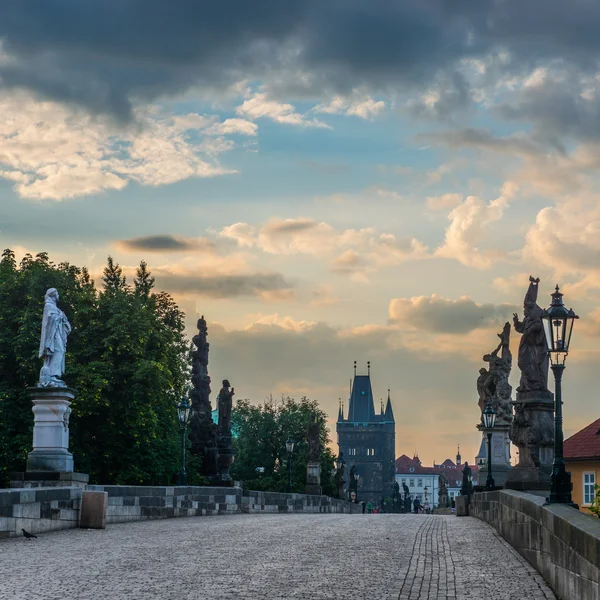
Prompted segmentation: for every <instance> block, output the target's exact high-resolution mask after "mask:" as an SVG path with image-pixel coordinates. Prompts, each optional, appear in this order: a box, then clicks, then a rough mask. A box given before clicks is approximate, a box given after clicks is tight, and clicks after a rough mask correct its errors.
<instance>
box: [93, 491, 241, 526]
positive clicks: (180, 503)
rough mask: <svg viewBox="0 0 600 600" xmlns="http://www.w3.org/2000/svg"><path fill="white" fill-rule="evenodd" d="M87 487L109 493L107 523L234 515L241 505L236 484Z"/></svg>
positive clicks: (239, 492)
mask: <svg viewBox="0 0 600 600" xmlns="http://www.w3.org/2000/svg"><path fill="white" fill-rule="evenodd" d="M87 489H88V490H89V491H93V492H107V493H108V512H107V515H106V522H107V524H110V523H124V522H126V521H142V520H144V519H166V518H169V517H196V516H206V515H223V514H235V513H239V512H240V506H241V504H242V490H241V488H237V487H231V488H224V487H196V486H173V487H162V486H161V487H146V486H128V485H88V487H87Z"/></svg>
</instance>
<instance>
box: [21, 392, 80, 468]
mask: <svg viewBox="0 0 600 600" xmlns="http://www.w3.org/2000/svg"><path fill="white" fill-rule="evenodd" d="M28 392H29V393H30V394H31V396H32V400H33V414H34V424H33V450H32V451H31V452H30V453H29V455H28V457H27V471H28V472H29V471H36V472H38V471H51V472H56V471H58V472H66V473H69V472H72V471H73V455H72V454H71V453H70V452H69V415H70V414H71V401H72V400H73V399H74V398H75V390H72V389H69V388H64V387H56V388H54V387H47V388H40V387H36V388H29V389H28Z"/></svg>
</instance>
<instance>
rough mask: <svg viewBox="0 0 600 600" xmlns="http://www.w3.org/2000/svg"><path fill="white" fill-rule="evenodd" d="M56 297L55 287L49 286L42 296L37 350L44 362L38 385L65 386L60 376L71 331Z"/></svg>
mask: <svg viewBox="0 0 600 600" xmlns="http://www.w3.org/2000/svg"><path fill="white" fill-rule="evenodd" d="M58 299H59V296H58V291H57V290H56V289H55V288H50V289H49V290H48V291H47V292H46V296H45V298H44V316H43V318H42V337H41V340H40V352H39V357H40V358H42V359H43V360H44V364H43V366H42V368H41V370H40V380H39V383H38V385H39V386H40V387H67V386H66V384H65V383H64V382H63V381H62V380H61V376H62V374H63V373H64V372H65V354H66V353H67V336H68V335H69V333H71V325H70V323H69V321H68V320H67V317H66V315H65V313H64V312H63V311H62V310H60V308H58V306H57V304H56V303H57V302H58Z"/></svg>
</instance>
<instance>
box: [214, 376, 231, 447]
mask: <svg viewBox="0 0 600 600" xmlns="http://www.w3.org/2000/svg"><path fill="white" fill-rule="evenodd" d="M230 387H231V385H230V383H229V381H227V379H224V380H223V387H222V388H221V391H220V392H219V397H218V398H217V403H218V404H217V406H218V409H219V434H220V435H229V434H230V433H231V405H232V404H233V395H234V389H233V388H231V391H230V390H229V388H230Z"/></svg>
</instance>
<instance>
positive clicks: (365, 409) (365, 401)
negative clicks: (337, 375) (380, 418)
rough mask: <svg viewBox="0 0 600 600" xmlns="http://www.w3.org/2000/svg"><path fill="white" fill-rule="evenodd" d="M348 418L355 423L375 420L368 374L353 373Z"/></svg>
mask: <svg viewBox="0 0 600 600" xmlns="http://www.w3.org/2000/svg"><path fill="white" fill-rule="evenodd" d="M348 420H349V421H353V422H355V423H369V422H370V421H374V420H375V405H374V404H373V390H372V389H371V376H370V375H354V381H353V382H352V393H351V395H350V406H349V407H348Z"/></svg>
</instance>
